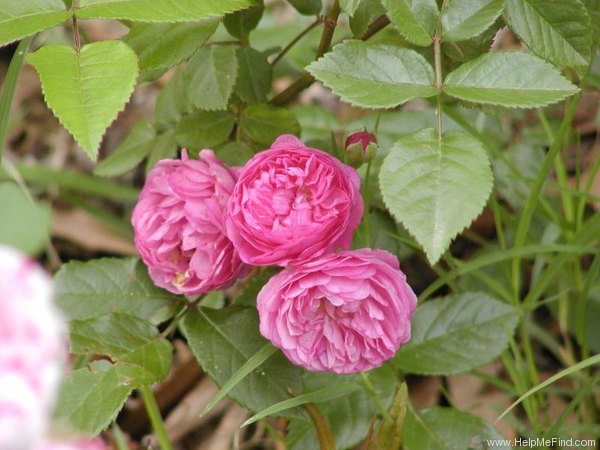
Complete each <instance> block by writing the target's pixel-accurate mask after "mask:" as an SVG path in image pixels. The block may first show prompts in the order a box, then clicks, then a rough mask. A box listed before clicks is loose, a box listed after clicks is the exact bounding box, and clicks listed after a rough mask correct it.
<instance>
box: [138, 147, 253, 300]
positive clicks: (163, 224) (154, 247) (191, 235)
mask: <svg viewBox="0 0 600 450" xmlns="http://www.w3.org/2000/svg"><path fill="white" fill-rule="evenodd" d="M236 176H237V175H236V171H234V170H232V169H230V168H228V167H226V166H225V165H224V164H223V163H222V162H221V161H220V160H219V159H217V157H216V156H215V155H214V153H213V152H212V151H211V150H202V151H201V152H200V156H199V159H198V160H190V159H188V157H187V154H186V153H185V151H184V154H183V159H181V160H172V159H166V160H162V161H160V162H159V163H158V164H157V165H156V166H155V167H154V169H152V171H151V172H150V173H149V174H148V177H147V179H146V183H145V185H144V188H143V189H142V192H141V193H140V197H139V201H138V203H137V205H136V206H135V209H134V210H133V215H132V225H133V229H134V232H135V239H134V241H135V245H136V247H137V249H138V252H139V253H140V255H141V257H142V260H143V261H144V263H145V264H146V265H147V266H148V272H149V274H150V277H151V278H152V280H153V281H154V283H155V284H156V285H157V286H160V287H162V288H164V289H166V290H168V291H171V292H174V293H176V294H188V295H197V294H202V293H205V292H209V291H212V290H216V289H223V288H226V287H229V286H230V285H231V284H233V282H234V281H235V280H236V279H237V278H239V277H240V276H243V275H244V272H245V270H246V267H245V266H244V265H243V264H242V261H241V260H240V257H239V255H238V253H237V252H236V250H235V248H234V247H233V244H232V242H231V241H230V240H229V238H228V237H227V235H226V234H225V218H226V213H227V201H228V200H229V196H230V195H231V192H232V191H233V187H234V185H235V181H236Z"/></svg>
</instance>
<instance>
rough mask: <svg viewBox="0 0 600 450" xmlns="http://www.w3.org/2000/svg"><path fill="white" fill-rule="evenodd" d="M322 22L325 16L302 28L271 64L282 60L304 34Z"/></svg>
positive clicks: (273, 64)
mask: <svg viewBox="0 0 600 450" xmlns="http://www.w3.org/2000/svg"><path fill="white" fill-rule="evenodd" d="M321 22H323V18H322V17H317V20H315V21H314V22H313V23H311V24H310V25H309V26H308V27H306V28H305V29H304V30H302V31H301V32H300V33H299V34H298V35H297V36H296V37H295V38H294V39H292V41H291V42H290V43H289V44H288V45H286V46H285V48H284V49H283V50H281V52H279V54H278V55H277V56H276V57H275V59H274V60H273V62H272V63H271V66H272V67H273V66H275V65H276V64H277V63H278V62H279V61H281V60H282V59H283V57H284V56H285V55H286V54H287V53H288V52H289V51H290V50H291V49H292V48H293V47H294V46H295V45H296V44H297V43H298V42H300V41H301V40H302V38H303V37H304V36H306V35H307V34H308V33H310V32H311V31H312V30H313V29H314V28H315V27H316V26H318V25H319V24H320V23H321Z"/></svg>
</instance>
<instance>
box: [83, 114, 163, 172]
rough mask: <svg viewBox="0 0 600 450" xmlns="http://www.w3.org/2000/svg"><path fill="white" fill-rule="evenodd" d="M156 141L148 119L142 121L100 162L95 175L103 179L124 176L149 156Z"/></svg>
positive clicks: (154, 132)
mask: <svg viewBox="0 0 600 450" xmlns="http://www.w3.org/2000/svg"><path fill="white" fill-rule="evenodd" d="M155 139H156V131H155V130H154V127H153V126H152V125H151V124H150V122H148V120H147V119H144V118H142V119H140V121H139V122H138V123H136V124H135V126H134V127H133V128H132V129H131V131H130V132H129V134H128V135H127V137H126V138H125V140H124V141H123V142H122V143H121V145H119V146H118V147H117V148H116V149H115V151H114V152H113V153H112V154H111V155H110V156H109V157H108V158H106V159H104V160H102V161H100V163H98V165H97V166H96V168H95V169H94V174H96V175H98V176H101V177H116V176H119V175H123V174H124V173H126V172H128V171H130V170H131V169H133V168H134V167H135V166H137V165H138V164H139V163H140V162H142V160H143V159H144V158H145V157H146V156H148V153H150V150H152V146H153V144H154V141H155Z"/></svg>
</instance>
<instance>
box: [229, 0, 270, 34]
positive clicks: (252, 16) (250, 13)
mask: <svg viewBox="0 0 600 450" xmlns="http://www.w3.org/2000/svg"><path fill="white" fill-rule="evenodd" d="M264 11H265V7H264V5H263V4H262V3H261V4H259V5H256V6H253V7H251V8H248V9H243V10H241V11H236V12H234V13H233V14H227V15H226V16H225V17H224V18H223V25H225V28H226V29H227V31H229V34H231V35H232V36H233V37H236V38H238V39H247V38H248V35H249V34H250V32H251V31H252V30H254V29H255V28H256V27H257V26H258V23H259V22H260V19H261V18H262V15H263V12H264Z"/></svg>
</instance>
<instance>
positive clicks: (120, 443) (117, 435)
mask: <svg viewBox="0 0 600 450" xmlns="http://www.w3.org/2000/svg"><path fill="white" fill-rule="evenodd" d="M110 428H111V430H112V432H113V440H114V441H115V444H116V445H117V449H118V450H129V446H128V445H127V439H126V438H125V434H124V433H123V430H121V428H120V427H119V425H117V423H116V422H114V423H113V424H112V426H111V427H110Z"/></svg>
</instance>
